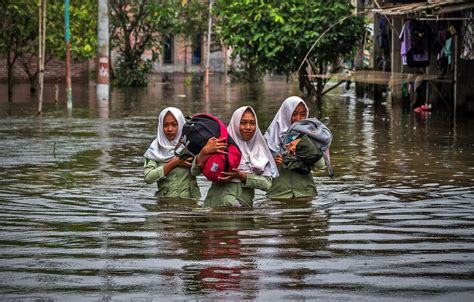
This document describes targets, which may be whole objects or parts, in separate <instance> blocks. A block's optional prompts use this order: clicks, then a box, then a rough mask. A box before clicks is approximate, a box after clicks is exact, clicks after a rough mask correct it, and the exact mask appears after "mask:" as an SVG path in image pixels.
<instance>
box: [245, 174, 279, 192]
mask: <svg viewBox="0 0 474 302" xmlns="http://www.w3.org/2000/svg"><path fill="white" fill-rule="evenodd" d="M242 186H243V187H244V188H252V189H260V190H263V191H267V190H268V189H270V187H271V186H272V178H271V177H270V176H259V175H255V174H252V173H247V181H246V182H245V183H244V184H242Z"/></svg>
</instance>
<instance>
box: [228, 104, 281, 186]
mask: <svg viewBox="0 0 474 302" xmlns="http://www.w3.org/2000/svg"><path fill="white" fill-rule="evenodd" d="M247 109H248V110H250V111H251V112H252V113H253V115H254V116H255V122H256V124H257V125H256V126H257V130H256V131H255V134H254V135H253V137H252V138H251V139H250V140H249V141H244V140H243V139H242V135H241V134H240V120H241V119H242V116H243V115H244V113H245V111H247ZM227 131H228V132H229V135H230V136H231V137H232V138H233V139H234V141H235V143H236V144H237V146H238V147H239V149H240V151H241V152H242V159H241V160H240V165H239V168H238V169H239V170H241V171H244V172H247V173H253V174H256V175H262V176H271V177H278V169H277V166H276V164H275V160H274V159H273V156H272V153H271V152H270V150H269V149H268V147H267V144H266V142H265V139H264V138H263V135H262V132H261V131H260V129H259V128H258V120H257V115H256V114H255V111H254V110H253V108H252V107H250V106H243V107H240V108H239V109H237V110H235V111H234V114H232V118H231V119H230V122H229V126H228V127H227Z"/></svg>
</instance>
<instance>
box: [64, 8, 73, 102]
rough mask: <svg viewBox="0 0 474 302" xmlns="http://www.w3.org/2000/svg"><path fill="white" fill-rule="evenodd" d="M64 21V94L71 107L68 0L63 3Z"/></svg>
mask: <svg viewBox="0 0 474 302" xmlns="http://www.w3.org/2000/svg"><path fill="white" fill-rule="evenodd" d="M64 23H65V26H64V27H65V29H66V34H65V40H66V95H67V106H68V108H70V107H72V85H71V47H70V45H69V41H70V39H71V32H70V29H69V0H65V3H64Z"/></svg>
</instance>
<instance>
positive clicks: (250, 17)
mask: <svg viewBox="0 0 474 302" xmlns="http://www.w3.org/2000/svg"><path fill="white" fill-rule="evenodd" d="M216 12H217V15H218V16H217V20H218V23H217V31H218V33H219V35H220V36H221V37H222V39H223V40H224V43H225V44H226V45H228V46H232V47H233V53H232V55H233V57H234V58H236V57H238V58H239V59H240V60H241V61H244V62H245V63H246V64H247V65H246V67H247V68H250V67H252V66H253V67H252V68H253V69H254V70H259V69H260V70H261V69H264V70H267V71H270V72H279V73H283V74H286V75H289V74H291V73H293V72H295V71H296V70H297V69H298V67H299V65H300V64H301V62H302V60H303V58H304V56H305V55H306V53H307V52H308V50H309V49H310V48H311V46H312V45H313V43H314V42H315V41H316V40H317V39H318V38H319V37H320V36H321V34H322V33H323V32H324V31H325V30H326V29H327V28H328V27H330V26H331V25H333V24H334V23H336V22H338V21H339V20H340V19H341V18H342V17H344V16H348V15H351V14H352V13H353V7H352V6H351V4H350V2H349V1H347V0H331V1H322V0H319V1H317V0H286V1H279V0H245V1H231V0H223V1H220V2H218V5H217V7H216ZM362 33H363V20H362V19H361V18H358V17H353V18H349V19H347V20H346V21H344V22H343V23H342V24H340V25H337V26H335V27H334V28H333V29H332V30H330V31H329V32H328V33H327V34H326V35H325V36H324V37H323V38H322V39H321V40H320V41H319V43H317V44H316V46H315V48H314V49H313V51H312V53H311V56H310V57H309V59H310V60H311V62H313V63H314V65H315V66H319V64H329V63H332V62H336V61H338V60H339V59H341V58H343V57H344V56H345V55H347V54H349V53H351V51H352V50H353V48H354V47H355V45H356V41H358V39H360V37H361V35H362ZM244 66H245V64H244Z"/></svg>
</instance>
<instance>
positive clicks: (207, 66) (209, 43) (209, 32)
mask: <svg viewBox="0 0 474 302" xmlns="http://www.w3.org/2000/svg"><path fill="white" fill-rule="evenodd" d="M211 30H212V0H209V22H208V24H207V55H206V80H205V83H206V87H209V56H210V55H211Z"/></svg>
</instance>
